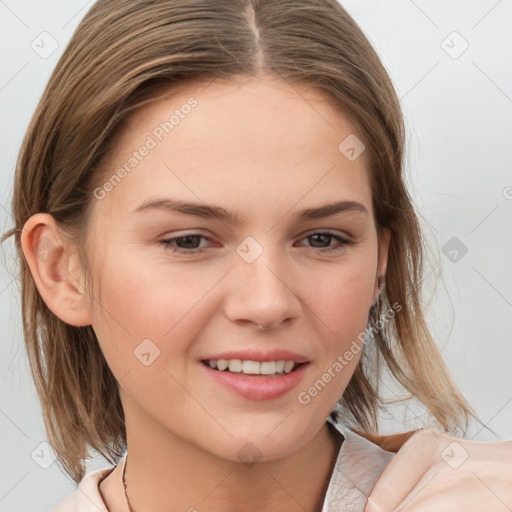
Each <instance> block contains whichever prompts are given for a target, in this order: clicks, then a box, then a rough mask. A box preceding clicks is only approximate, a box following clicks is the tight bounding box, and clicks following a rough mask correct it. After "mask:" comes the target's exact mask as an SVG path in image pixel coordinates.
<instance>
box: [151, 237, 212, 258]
mask: <svg viewBox="0 0 512 512" xmlns="http://www.w3.org/2000/svg"><path fill="white" fill-rule="evenodd" d="M202 238H203V239H205V240H210V239H209V238H208V237H206V236H204V235H200V234H199V233H188V234H186V235H183V236H178V237H175V238H168V239H166V240H160V242H159V243H160V244H162V245H163V246H164V247H165V248H166V249H169V250H172V251H173V252H175V251H176V250H177V252H189V253H192V252H202V251H201V248H200V247H198V246H197V243H198V242H199V241H200V240H201V239H202Z"/></svg>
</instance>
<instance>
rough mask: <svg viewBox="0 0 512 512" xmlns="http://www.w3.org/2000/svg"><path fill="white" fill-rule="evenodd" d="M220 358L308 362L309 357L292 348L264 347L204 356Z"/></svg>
mask: <svg viewBox="0 0 512 512" xmlns="http://www.w3.org/2000/svg"><path fill="white" fill-rule="evenodd" d="M212 359H214V360H219V359H227V360H229V359H241V360H242V361H261V362H265V361H283V360H284V361H294V362H295V363H307V362H309V359H308V358H307V357H306V356H303V355H301V354H297V353H296V352H291V351H290V350H280V349H274V350H262V349H245V350H230V351H229V352H221V353H218V354H212V355H210V356H208V357H204V358H203V360H212Z"/></svg>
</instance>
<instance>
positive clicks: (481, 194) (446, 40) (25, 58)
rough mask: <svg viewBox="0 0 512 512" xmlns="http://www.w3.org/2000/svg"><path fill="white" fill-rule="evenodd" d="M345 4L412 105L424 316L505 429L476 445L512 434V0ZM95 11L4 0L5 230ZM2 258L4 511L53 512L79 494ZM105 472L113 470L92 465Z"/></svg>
mask: <svg viewBox="0 0 512 512" xmlns="http://www.w3.org/2000/svg"><path fill="white" fill-rule="evenodd" d="M342 4H343V5H344V6H345V7H346V9H347V10H348V11H349V13H350V14H352V15H353V16H354V18H355V19H356V21H357V22H358V23H359V24H360V26H361V27H362V28H363V30H364V31H365V33H366V34H367V35H368V37H369V38H370V40H371V41H372V43H373V44H374V46H375V48H376V50H377V52H378V53H379V55H380V56H381V58H382V60H383V62H384V65H385V66H386V68H387V69H388V71H389V73H390V75H391V78H392V80H393V82H394V84H395V86H396V89H397V91H398V94H399V97H400V98H401V104H402V107H403V110H404V114H405V117H406V123H407V131H408V153H407V154H408V157H407V169H406V173H407V181H408V184H409V187H410V190H411V194H412V196H413V199H414V201H415V203H416V206H417V209H418V212H419V214H420V218H421V222H422V225H423V227H424V229H425V235H426V236H427V239H428V243H429V246H430V247H431V256H430V257H429V259H428V260H427V262H426V269H425V270H426V272H425V285H426V291H427V292H428V293H426V297H425V298H426V299H427V300H428V299H430V302H429V306H428V308H427V316H428V319H429V321H430V323H431V327H432V332H433V335H434V337H435V339H436V342H437V343H438V345H439V347H440V349H441V352H442V354H443V357H444V358H445V360H446V362H447V364H448V366H449V368H450V369H451V371H452V374H453V377H454V379H455V381H456V383H457V384H458V386H459V387H460V389H461V391H462V392H463V394H464V395H465V396H466V397H467V399H468V400H469V402H470V404H471V405H472V406H473V407H474V409H475V411H476V412H477V414H478V415H479V416H480V418H481V419H482V420H483V421H484V422H485V423H486V424H487V425H488V426H489V427H490V428H491V429H493V430H494V432H495V433H496V435H493V434H492V433H491V432H489V431H488V430H486V429H483V428H482V427H481V426H480V425H479V424H475V425H473V427H472V429H470V431H469V432H468V434H467V435H466V437H467V438H470V439H474V440H481V441H499V440H512V371H511V370H512V337H511V335H512V315H511V313H512V272H511V264H510V262H511V261H512V238H511V233H512V165H511V164H512V74H511V73H510V64H511V62H512V40H511V35H510V27H511V26H512V2H511V1H510V0H500V1H497V0H485V1H484V0H481V1H467V0H465V1H462V0H459V1H445V0H438V1H420V0H415V1H412V0H395V1H383V0H347V1H343V2H342ZM91 5H92V2H87V3H86V2H84V1H83V0H67V1H65V2H64V1H62V2H58V1H45V2H36V1H35V0H32V1H28V0H16V1H14V0H0V23H1V30H0V58H1V74H0V109H1V110H0V111H1V117H0V130H1V136H0V145H1V146H0V155H1V159H0V179H1V185H2V186H1V187H0V226H1V227H2V232H4V231H6V230H7V229H9V228H11V227H12V225H13V221H12V218H11V214H10V201H11V193H12V192H11V191H12V183H13V173H14V166H15V160H16V156H17V152H18V150H19V147H20V143H21V140H22V136H23V134H24V132H25V130H26V128H27V125H28V122H29V120H30V118H31V116H32V113H33V111H34V109H35V107H36V105H37V102H38V101H39V98H40V95H41V93H42V91H43V88H44V86H45V84H46V82H47V80H48V78H49V76H50V73H51V71H52V70H53V68H54V67H55V65H56V63H57V60H58V58H59V57H60V55H61V53H62V52H63V50H64V48H65V46H66V44H67V42H68V40H69V39H70V37H71V35H72V33H73V31H74V29H75V27H76V26H77V24H78V23H79V21H80V20H81V18H82V17H83V16H84V14H85V12H86V11H87V10H88V9H89V7H90V6H91ZM42 32H47V33H48V34H50V35H51V38H53V39H54V40H55V41H56V43H57V44H58V48H56V51H55V52H54V53H53V54H52V55H50V56H47V55H43V56H40V55H39V54H38V53H36V51H34V49H33V48H32V46H34V47H35V46H36V44H37V43H38V42H39V44H40V46H42V44H41V43H40V41H41V38H46V39H45V41H46V43H45V48H46V51H49V50H51V49H52V48H51V44H52V43H51V39H50V37H49V36H48V35H45V34H43V35H40V34H41V33H42ZM33 41H35V43H33ZM466 46H467V48H466ZM43 57H45V58H43ZM465 251H467V252H465ZM2 261H3V263H4V265H2V267H1V270H0V272H1V273H0V333H1V338H0V339H1V344H0V351H1V352H0V382H1V388H0V512H7V511H9V512H22V511H29V510H30V511H31V512H42V511H46V510H49V509H50V508H52V507H53V506H54V505H55V504H57V503H58V502H59V501H61V500H62V499H63V498H64V497H65V496H67V495H68V494H70V493H71V492H73V491H74V489H75V488H76V486H75V485H74V483H73V482H72V480H71V479H70V478H69V477H67V476H66V475H65V474H64V473H63V472H62V471H61V470H60V468H59V466H58V464H57V463H54V464H51V465H50V466H49V467H48V468H47V469H44V468H42V467H41V466H40V464H37V463H36V462H35V460H34V459H36V457H34V459H33V458H32V454H34V453H43V452H44V453H47V449H46V448H45V445H44V444H43V445H41V443H44V442H45V431H44V426H43V421H42V416H41V409H40V405H39V401H38V399H37V396H36V393H35V388H34V386H33V383H32V380H31V376H30V374H29V370H28V362H27V358H26V353H25V348H24V344H23V339H22V330H21V313H20V302H19V288H18V283H17V281H16V278H15V275H16V269H15V267H14V252H13V240H12V238H11V239H10V240H9V241H7V242H6V243H4V244H3V247H2ZM389 389H390V392H391V387H390V388H389ZM425 425H427V426H428V425H429V423H428V419H426V416H424V415H423V413H421V411H420V412H418V409H417V408H416V407H414V404H411V405H407V404H405V405H402V406H399V407H393V408H392V409H390V412H389V413H388V414H386V415H383V426H384V429H383V431H388V432H397V431H401V430H405V429H412V428H419V427H421V426H425ZM45 450H46V451H45ZM43 458H44V457H43ZM99 467H108V463H106V461H104V460H103V459H96V460H93V461H91V462H90V463H89V465H88V469H89V470H92V469H96V468H99Z"/></svg>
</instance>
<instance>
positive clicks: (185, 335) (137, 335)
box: [93, 254, 219, 373]
mask: <svg viewBox="0 0 512 512" xmlns="http://www.w3.org/2000/svg"><path fill="white" fill-rule="evenodd" d="M148 265H149V264H148V262H147V261H144V259H139V258H137V254H134V255H132V256H131V257H128V256H127V255H124V257H123V258H122V259H120V258H117V257H114V255H113V254H112V255H107V256H106V257H105V258H104V259H103V261H102V265H101V268H99V269H98V273H97V275H98V280H99V283H100V285H99V286H98V285H96V289H97V290H98V289H101V293H100V294H99V296H98V297H95V299H96V300H95V301H94V304H93V308H94V311H95V324H94V330H95V332H96V334H97V337H98V339H99V340H100V344H101V345H102V349H103V351H104V354H105V357H106V358H107V360H108V361H112V365H113V369H112V371H113V372H114V373H116V371H115V369H116V368H117V370H118V373H123V371H126V366H127V365H132V364H133V356H134V351H135V353H137V350H138V348H139V346H141V343H143V342H144V340H148V339H149V340H151V342H152V343H153V344H154V345H155V347H156V348H155V347H153V346H152V345H151V343H148V342H147V341H146V342H144V343H146V345H147V346H148V347H149V349H150V351H151V350H153V351H154V352H155V353H158V351H159V352H160V353H159V360H158V363H160V364H161V363H162V362H163V361H165V360H168V359H173V360H176V359H177V357H176V356H178V355H184V354H185V353H186V352H187V350H188V349H189V347H190V345H191V343H190V340H191V339H194V332H193V331H198V330H200V329H201V328H202V324H201V319H202V318H203V319H204V318H205V316H204V313H201V311H202V307H203V306H204V305H205V304H206V303H207V301H204V303H203V304H202V302H203V301H202V300H201V299H202V298H203V297H204V296H205V294H207V292H208V291H209V290H210V289H211V288H212V287H213V286H214V285H215V283H216V282H218V280H219V279H218V278H217V277H215V276H214V275H212V273H211V272H210V273H209V275H206V274H205V275H204V276H203V275H202V274H201V273H200V272H194V273H193V274H191V272H190V271H187V272H185V271H183V266H182V265H175V266H174V267H173V266H172V265H170V264H169V265H166V264H158V265H156V264H155V265H153V266H152V268H149V267H148ZM97 295H98V293H97ZM141 350H142V348H141ZM135 355H136V354H135Z"/></svg>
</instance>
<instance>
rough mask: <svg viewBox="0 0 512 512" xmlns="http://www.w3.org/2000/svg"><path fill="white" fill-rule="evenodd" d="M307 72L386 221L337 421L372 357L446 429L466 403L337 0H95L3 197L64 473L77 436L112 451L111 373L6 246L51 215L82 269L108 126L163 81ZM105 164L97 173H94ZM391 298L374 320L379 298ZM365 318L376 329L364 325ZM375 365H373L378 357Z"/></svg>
mask: <svg viewBox="0 0 512 512" xmlns="http://www.w3.org/2000/svg"><path fill="white" fill-rule="evenodd" d="M263 71H264V72H266V73H270V74H274V75H275V76H280V77H282V78H284V79H286V80H287V81H290V82H293V81H299V80H307V81H308V82H309V83H311V84H312V85H313V86H315V87H317V88H320V89H321V90H323V91H325V92H326V94H327V95H328V96H329V97H330V98H331V99H332V101H333V104H335V105H338V106H340V108H343V109H344V111H345V112H346V113H347V115H348V116H349V118H350V120H351V121H352V122H353V123H354V124H355V126H356V127H357V128H358V130H359V131H360V133H361V136H362V138H363V140H364V144H365V145H366V151H367V152H368V158H369V160H368V161H369V169H368V170H369V175H370V181H371V188H372V193H373V209H374V212H375V221H376V226H377V230H378V235H379V238H380V235H381V234H382V229H383V228H385V227H387V228H389V229H390V230H391V242H390V247H389V256H388V265H387V273H386V277H385V288H384V290H383V292H382V294H381V296H380V300H379V302H378V303H377V305H376V306H375V307H373V308H372V309H371V310H370V315H369V325H370V326H372V332H373V333H374V336H373V339H374V342H373V343H371V344H365V348H364V350H363V353H362V356H361V360H360V362H359V364H358V366H357V368H356V370H355V373H354V375H353V377H352V379H351V380H350V382H349V384H348V386H347V388H346V390H345V392H344V395H343V397H342V398H341V400H340V404H341V406H342V408H343V410H344V413H345V416H346V418H347V421H351V422H352V423H353V425H354V427H357V428H360V429H362V430H364V431H368V432H371V431H376V429H377V413H378V410H379V407H381V405H382V400H381V395H380V393H379V392H378V389H377V380H378V376H379V372H378V370H379V368H381V367H382V368H384V367H387V368H388V369H389V370H390V371H391V374H392V375H393V376H394V378H395V379H396V380H397V381H398V382H399V383H400V384H401V385H402V386H403V387H404V388H405V389H406V390H407V391H409V392H410V394H411V396H413V397H416V398H417V399H418V400H420V401H421V402H422V403H423V404H425V406H426V407H427V408H428V409H429V411H430V412H431V413H432V415H433V416H434V417H435V418H436V420H437V421H438V422H439V423H440V425H441V426H442V427H443V428H444V429H445V430H449V429H451V428H453V427H454V426H458V425H460V424H462V422H465V425H466V426H467V419H468V414H470V415H472V416H475V417H476V415H475V414H474V412H473V411H472V409H471V408H470V406H469V405H468V404H467V402H466V401H465V399H464V398H463V397H462V395H461V394H460V392H459V391H458V389H457V387H456V385H455V384H454V382H453V381H452V379H451V377H450V376H449V373H448V371H447V368H446V366H445V364H444V362H443V360H442V358H441V355H440V353H439V351H438V349H437V347H436V344H435V342H434V341H433V339H432V337H431V335H430V333H429V329H428V327H427V325H426V321H425V318H424V315H423V312H422V307H421V291H422V290H421V282H422V277H423V249H424V247H423V238H422V233H421V230H420V225H419V222H418V219H417V216H416V214H415V211H414V208H413V206H412V202H411V199H410V197H409V195H408V192H407V190H406V188H405V185H404V182H403V154H404V145H405V137H404V126H403V117H402V112H401V109H400V104H399V100H398V98H397V96H396V92H395V90H394V88H393V85H392V83H391V80H390V78H389V77H388V74H387V72H386V70H385V69H384V67H383V65H382V64H381V62H380V60H379V58H378V56H377V54H376V52H375V51H374V49H373V48H372V46H371V44H370V43H369V41H368V40H367V38H366V37H365V35H364V34H363V32H362V31H361V29H360V28H359V27H358V26H357V25H356V23H355V22H354V21H353V19H352V18H351V17H350V16H349V15H348V14H347V12H346V11H345V10H344V9H343V8H342V7H341V5H339V3H338V2H337V1H336V0H100V1H98V2H97V3H96V4H95V5H93V7H92V8H91V9H90V11H89V12H88V13H87V14H86V16H85V17H84V18H83V20H82V21H81V23H80V24H79V26H78V27H77V29H76V31H75V33H74V35H73V37H72V38H71V40H70V42H69V44H68V46H67V48H66V49H65V51H64V53H63V55H62V57H61V58H60V60H59V62H58V64H57V66H56V68H55V70H54V72H53V74H52V76H51V78H50V80H49V83H48V85H47V87H46V89H45V91H44V93H43V96H42V98H41V100H40V102H39V105H38V107H37V109H36V112H35V114H34V116H33V118H32V121H31V123H30V126H29V128H28V131H27V133H26V135H25V138H24V141H23V144H22V147H21V151H20V154H19V158H18V161H17V167H16V176H15V186H14V197H13V202H12V209H13V214H14V219H15V227H14V228H13V229H11V230H10V231H8V232H7V233H6V234H4V236H3V238H2V240H5V239H6V238H8V237H10V236H11V235H15V241H16V249H17V252H18V257H19V261H20V266H21V268H20V274H21V275H20V277H21V294H22V313H23V330H24V336H25V342H26V345H27V352H28V356H29V360H30V366H31V371H32V375H33V377H34V381H35V384H36V388H37V391H38V394H39V397H40V399H41V403H42V409H43V414H44V420H45V425H46V430H47V435H48V439H49V442H50V444H51V446H52V447H53V449H54V451H55V453H56V454H57V456H58V458H59V460H60V462H61V464H62V465H63V467H64V469H65V470H66V471H67V472H68V473H69V474H70V475H71V476H72V478H73V479H74V480H75V481H76V482H78V481H79V480H80V479H81V478H82V477H83V476H84V472H85V468H84V463H83V461H84V460H85V459H86V458H87V456H88V450H89V449H90V448H92V449H94V450H96V451H97V452H98V453H101V454H102V455H103V456H104V457H105V458H106V459H107V460H109V461H111V462H113V463H115V461H116V460H117V459H118V457H120V456H121V455H122V453H123V451H124V449H125V447H126V431H125V423H124V414H123V409H122V406H121V401H120V398H119V393H118V385H117V381H116V379H115V378H114V376H113V374H112V373H111V371H110V369H109V367H108V365H107V363H106V361H105V359H104V357H103V354H102V352H101V350H100V347H99V344H98V341H97V339H96V336H95V333H94V331H93V329H92V327H91V326H85V327H75V326H72V325H69V324H66V323H64V322H63V321H61V320H60V319H59V318H57V317H56V316H55V315H54V314H53V313H52V312H51V311H50V310H49V308H48V307H47V305H46V304H45V302H44V301H43V300H42V298H41V296H40V295H39V293H38V290H37V288H36V285H35V283H34V280H33V278H32V275H31V273H30V270H29V268H28V265H27V263H26V260H25V258H24V256H23V252H22V249H21V244H20V236H21V232H22V229H23V226H24V224H25V222H26V221H27V219H28V218H29V217H30V216H32V215H33V214H35V213H38V212H46V213H50V214H52V215H53V216H54V218H55V219H56V221H57V222H58V224H59V226H62V228H63V229H64V230H65V231H66V233H67V234H68V236H69V237H70V238H71V239H72V240H73V241H74V242H76V246H77V247H78V250H79V251H80V255H81V259H82V262H83V265H84V269H87V254H86V252H85V250H84V248H85V247H86V243H85V240H86V233H87V221H88V212H89V209H90V205H91V203H92V200H91V198H92V191H93V190H94V188H95V186H97V185H98V184H100V183H101V181H102V179H101V178H102V164H103V163H104V162H105V160H106V159H107V157H108V156H109V155H110V154H111V151H112V148H115V142H116V136H117V135H118V133H119V129H120V127H121V125H122V122H123V121H124V120H125V119H126V118H127V116H128V115H129V114H130V113H131V112H132V111H133V110H134V109H135V108H139V107H140V106H141V105H143V104H144V103H145V102H147V101H150V100H151V99H152V98H153V99H154V98H155V95H156V92H157V91H158V90H160V89H161V88H162V86H167V87H169V86H172V85H173V84H175V85H180V84H183V83H185V82H189V81H194V80H203V79H210V78H211V79H214V78H221V79H230V78H233V77H235V76H237V75H245V76H258V75H259V73H261V72H263ZM103 174H104V173H103ZM390 304H399V305H401V308H402V309H401V311H400V312H398V313H397V314H395V315H394V318H393V319H391V320H390V321H389V322H387V323H386V325H385V326H384V327H382V328H375V326H376V323H377V322H378V319H379V317H380V315H381V314H382V312H383V311H384V308H389V305H390ZM377 327H378V326H377ZM383 363H385V366H384V364H383Z"/></svg>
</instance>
